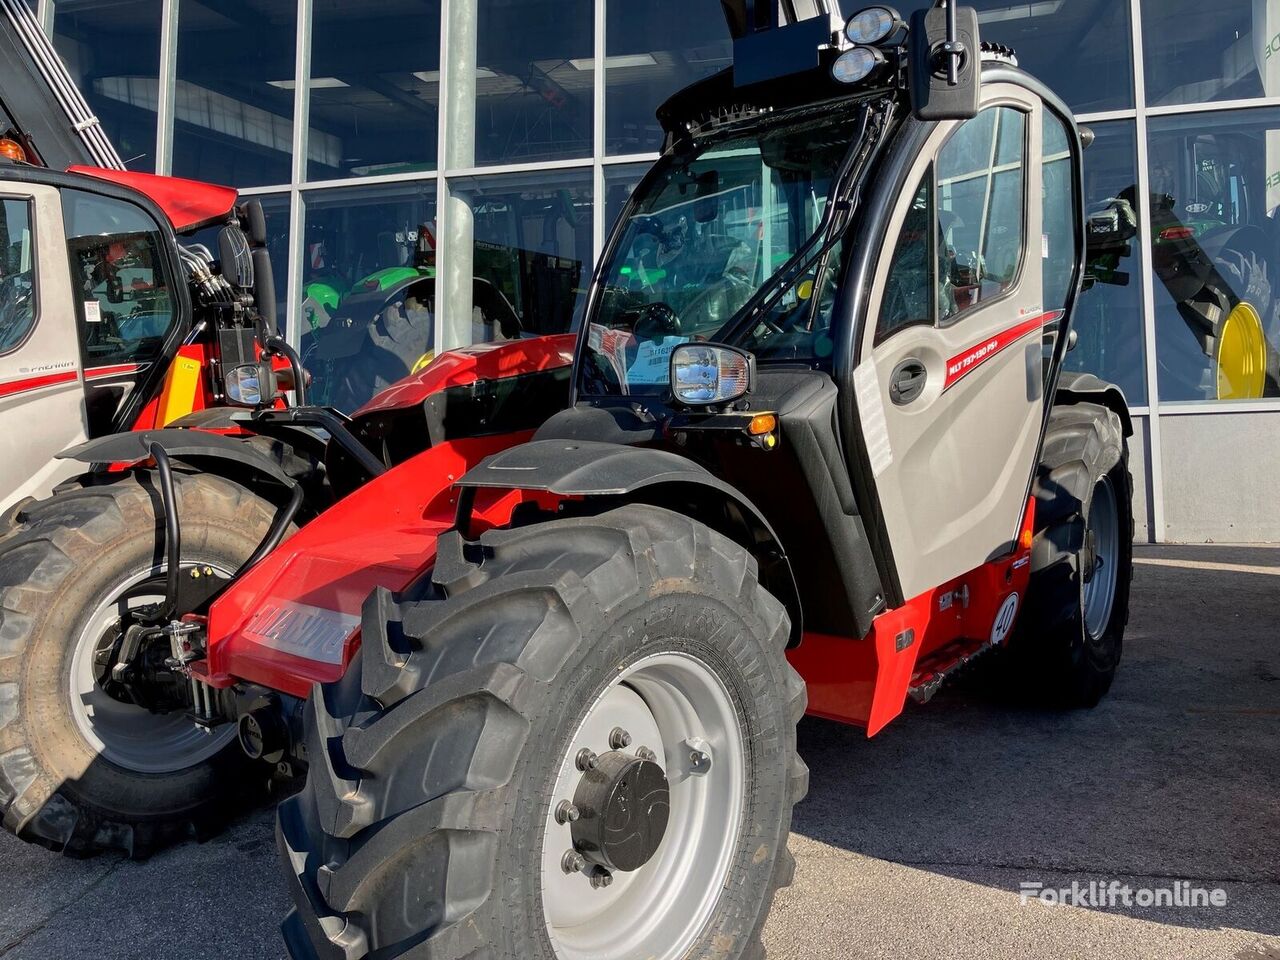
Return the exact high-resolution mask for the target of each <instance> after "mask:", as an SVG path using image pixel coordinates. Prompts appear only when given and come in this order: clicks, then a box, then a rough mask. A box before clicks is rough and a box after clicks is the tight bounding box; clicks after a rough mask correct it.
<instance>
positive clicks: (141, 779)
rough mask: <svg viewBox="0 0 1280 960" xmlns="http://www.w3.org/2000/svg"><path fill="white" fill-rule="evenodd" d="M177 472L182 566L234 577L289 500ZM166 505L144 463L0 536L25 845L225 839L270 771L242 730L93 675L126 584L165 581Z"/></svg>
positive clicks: (34, 507)
mask: <svg viewBox="0 0 1280 960" xmlns="http://www.w3.org/2000/svg"><path fill="white" fill-rule="evenodd" d="M174 482H175V491H176V494H177V500H178V512H179V516H180V518H181V522H182V535H183V540H182V543H183V561H184V562H185V563H200V564H207V565H210V566H213V567H214V568H216V569H218V570H219V571H220V572H222V573H223V574H224V575H229V574H231V573H233V572H234V571H235V570H236V569H237V567H238V566H239V565H240V564H241V563H242V562H243V561H244V560H245V559H247V558H248V557H249V555H250V554H251V553H252V552H253V550H254V548H255V547H256V546H257V545H258V543H259V541H260V540H261V539H262V537H263V536H265V534H266V531H267V529H268V527H269V526H270V523H271V520H272V518H273V515H274V509H273V508H272V507H271V505H270V504H269V503H267V502H266V501H264V500H262V499H260V498H258V497H257V496H255V495H254V494H252V493H251V492H249V491H248V490H246V489H244V488H243V487H240V486H239V485H237V484H235V483H232V482H231V481H229V480H224V479H222V478H220V477H216V476H212V475H204V474H202V475H197V476H191V475H187V474H175V476H174ZM159 501H160V497H159V491H158V488H157V486H156V485H155V481H154V479H153V478H152V477H151V475H148V474H134V475H130V476H126V477H123V478H122V479H120V480H118V481H117V482H115V483H111V484H106V485H101V486H89V487H83V488H79V489H73V490H70V491H67V492H64V493H61V494H58V495H55V496H54V497H52V498H50V499H48V500H44V501H41V502H38V503H33V504H27V505H25V506H24V507H23V508H22V509H21V510H20V511H18V512H17V514H16V516H15V521H16V525H15V526H14V527H13V528H12V529H11V530H9V531H8V532H6V534H5V535H4V537H3V539H0V812H2V813H3V822H4V827H5V829H7V830H9V831H10V832H12V833H14V834H16V835H17V836H18V837H20V838H22V839H24V840H27V841H30V842H33V843H37V844H41V845H43V846H46V847H49V848H51V849H53V850H57V851H60V852H63V853H67V854H72V855H76V856H83V855H87V854H91V853H95V852H97V851H101V850H122V851H124V852H125V853H127V854H129V855H130V856H133V857H145V856H147V855H149V854H150V853H152V852H154V851H155V850H156V849H158V848H160V847H163V846H166V845H168V844H170V843H172V842H175V841H178V840H181V839H185V838H187V837H197V838H204V837H206V836H209V835H211V834H212V833H213V832H215V831H216V830H217V829H218V828H219V827H220V826H221V825H222V823H223V822H224V821H225V819H226V818H227V817H228V816H230V815H231V814H232V813H234V812H235V811H236V809H237V804H236V803H235V801H236V800H237V799H238V798H240V797H242V796H244V795H245V794H247V793H248V792H250V789H251V787H252V786H255V785H263V784H265V783H266V781H267V777H266V776H265V775H263V776H261V777H259V778H258V781H257V783H256V784H255V783H254V782H253V781H251V780H250V778H249V776H248V775H249V773H250V770H249V767H248V761H247V758H245V757H244V755H243V753H242V752H241V750H240V749H239V747H238V746H237V745H236V743H235V736H234V725H227V726H225V727H222V728H218V730H217V731H215V732H214V733H212V734H206V733H202V732H201V731H199V730H198V729H196V727H195V725H194V724H193V723H191V722H190V721H189V720H187V719H186V717H185V716H182V715H179V714H177V713H170V714H167V715H166V714H162V715H153V714H150V713H148V712H147V711H146V710H144V709H143V708H141V707H135V706H132V705H126V704H123V703H120V702H119V701H118V700H114V699H112V698H110V697H108V696H107V695H106V694H105V693H104V692H103V691H102V688H101V687H100V686H97V685H96V684H95V683H94V679H93V676H94V670H95V667H94V665H93V663H92V661H93V654H94V650H95V649H96V646H97V643H98V642H99V640H100V638H101V636H102V635H103V634H104V633H105V632H106V630H109V629H110V624H111V623H113V622H114V621H116V620H118V618H119V613H118V603H119V602H120V600H119V598H120V596H121V594H122V592H124V591H125V590H126V589H127V588H128V587H129V586H130V585H132V584H147V585H148V593H150V589H149V585H150V584H151V583H152V582H153V581H158V580H162V578H163V571H164V569H165V565H164V562H163V553H164V533H163V524H162V522H161V521H160V520H158V519H157V513H158V510H157V504H158V503H159ZM158 592H159V594H161V595H162V594H163V587H160V588H159V591H158ZM86 676H87V678H88V679H87V682H86Z"/></svg>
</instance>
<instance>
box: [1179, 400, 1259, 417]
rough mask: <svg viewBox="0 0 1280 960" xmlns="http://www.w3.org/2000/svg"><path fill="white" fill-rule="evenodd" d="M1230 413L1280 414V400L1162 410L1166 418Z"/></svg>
mask: <svg viewBox="0 0 1280 960" xmlns="http://www.w3.org/2000/svg"><path fill="white" fill-rule="evenodd" d="M1229 413H1280V400H1231V401H1228V402H1225V403H1224V402H1223V401H1221V400H1202V401H1198V402H1197V401H1191V402H1186V403H1166V404H1164V405H1163V406H1162V407H1161V408H1160V415H1161V416H1164V417H1213V416H1218V415H1220V414H1229Z"/></svg>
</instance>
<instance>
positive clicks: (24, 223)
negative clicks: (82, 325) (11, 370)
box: [0, 200, 36, 354]
mask: <svg viewBox="0 0 1280 960" xmlns="http://www.w3.org/2000/svg"><path fill="white" fill-rule="evenodd" d="M0 207H2V208H3V210H2V212H0V354H4V353H9V352H11V351H13V350H16V349H17V348H18V347H20V346H21V345H22V342H23V341H24V340H26V339H27V334H29V333H30V332H31V329H32V328H33V327H34V326H35V323H36V290H35V250H34V238H33V237H32V233H31V204H30V203H29V202H28V201H26V200H4V201H3V202H2V203H0Z"/></svg>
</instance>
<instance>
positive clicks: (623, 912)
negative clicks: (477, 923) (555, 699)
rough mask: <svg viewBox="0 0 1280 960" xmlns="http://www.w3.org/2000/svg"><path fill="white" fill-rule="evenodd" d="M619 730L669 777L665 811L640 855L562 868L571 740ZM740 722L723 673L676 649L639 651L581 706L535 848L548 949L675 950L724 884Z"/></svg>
mask: <svg viewBox="0 0 1280 960" xmlns="http://www.w3.org/2000/svg"><path fill="white" fill-rule="evenodd" d="M615 730H625V731H626V733H627V734H629V737H630V744H629V746H627V747H626V748H624V749H623V750H621V751H618V752H623V753H626V754H629V755H634V754H636V752H637V751H643V750H644V749H648V750H650V751H652V753H653V754H654V757H653V761H654V762H655V763H657V764H658V765H659V766H661V767H662V769H663V771H664V772H665V774H666V778H667V782H668V783H669V786H670V815H669V819H668V823H667V827H666V831H665V834H664V835H663V838H662V841H661V843H660V844H659V846H658V848H657V850H656V852H655V853H654V854H653V856H652V858H651V859H650V860H649V861H648V862H647V863H645V864H644V865H643V866H642V867H640V868H639V869H637V870H635V871H632V872H629V873H623V872H618V873H615V874H613V875H612V882H611V883H610V884H609V885H608V886H602V885H593V884H592V882H591V879H590V872H589V870H588V871H583V872H572V873H570V872H566V869H565V865H564V864H565V857H566V854H572V853H573V852H574V850H573V848H574V844H573V837H572V826H571V825H570V824H567V823H563V822H561V818H559V817H558V816H557V810H558V808H559V807H560V805H561V804H562V803H563V802H564V801H566V800H569V801H572V800H573V798H574V796H575V793H576V791H577V788H578V785H579V783H580V782H581V780H582V777H583V773H582V770H581V769H580V768H579V755H580V753H581V751H583V750H589V751H591V752H592V753H595V754H600V755H604V754H606V753H609V752H610V751H611V749H613V747H612V744H611V737H612V736H613V734H614V731H615ZM746 777H747V759H746V746H745V737H744V734H743V730H742V722H741V719H740V718H739V715H738V711H737V710H736V708H735V707H734V704H733V700H732V698H731V697H730V696H729V692H728V690H727V689H726V688H725V685H724V683H723V682H722V681H721V680H720V679H719V677H718V676H717V675H716V673H715V671H713V670H712V669H711V668H710V667H709V666H708V665H707V664H705V663H703V662H702V661H701V660H699V659H697V658H695V657H692V656H690V655H688V654H685V653H664V654H658V655H655V656H650V657H646V658H645V659H643V660H640V661H638V662H636V663H634V664H632V665H631V666H629V667H627V668H626V669H624V670H621V671H619V674H618V676H617V678H616V679H615V680H613V682H612V683H611V684H610V685H609V687H608V688H607V689H606V690H605V691H604V693H603V694H601V696H600V697H599V698H598V699H597V700H596V702H595V703H594V704H593V705H592V706H591V708H590V709H589V710H588V711H587V715H586V717H585V719H584V720H583V722H582V724H581V726H580V727H579V728H578V730H577V732H576V733H575V734H574V735H573V737H572V739H571V740H570V741H569V747H568V749H567V751H566V752H565V754H564V757H563V759H562V761H561V764H560V770H559V772H558V774H557V776H556V781H555V787H554V789H553V791H552V794H551V796H550V797H549V798H548V800H549V809H548V811H547V819H546V832H545V835H544V840H543V850H542V890H541V893H542V901H543V911H544V913H545V916H546V922H547V930H548V932H549V933H550V936H551V943H552V946H553V948H554V950H555V955H556V957H557V958H558V960H588V958H590V960H622V958H633V957H644V958H645V960H677V958H683V957H684V956H685V955H686V953H687V952H688V951H689V949H690V947H692V946H693V944H694V943H695V941H696V940H697V938H698V936H699V934H701V933H702V931H703V929H704V928H705V927H706V925H707V922H708V921H709V920H710V919H711V917H712V915H713V913H714V912H715V908H716V904H717V903H718V902H719V900H720V898H721V896H722V895H723V893H724V890H725V887H726V883H727V880H728V876H729V871H730V870H731V868H732V866H733V861H734V857H735V853H736V848H737V845H738V836H739V832H740V830H741V824H742V819H743V811H744V805H745V797H746Z"/></svg>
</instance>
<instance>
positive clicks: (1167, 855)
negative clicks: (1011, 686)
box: [0, 546, 1280, 960]
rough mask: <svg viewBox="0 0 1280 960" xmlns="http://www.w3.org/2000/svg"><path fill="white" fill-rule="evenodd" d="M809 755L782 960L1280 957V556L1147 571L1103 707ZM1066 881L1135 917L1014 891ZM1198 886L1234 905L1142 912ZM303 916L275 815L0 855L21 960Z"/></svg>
mask: <svg viewBox="0 0 1280 960" xmlns="http://www.w3.org/2000/svg"><path fill="white" fill-rule="evenodd" d="M800 747H801V752H802V754H803V755H804V757H805V759H806V760H807V761H808V762H809V765H810V767H811V768H812V771H813V780H812V789H811V792H810V796H809V799H808V800H807V801H806V802H805V803H804V804H803V805H802V806H801V807H800V808H798V809H797V813H796V821H795V833H794V836H793V838H792V849H793V850H794V851H795V853H796V855H797V858H798V862H799V864H798V871H797V874H796V882H795V885H794V886H793V887H792V888H791V889H789V890H787V891H785V892H783V893H782V894H780V895H779V897H778V901H777V904H776V906H775V908H774V911H773V915H772V917H771V919H770V921H769V925H768V928H767V931H766V942H767V945H768V947H769V955H770V957H771V958H774V960H780V958H787V960H791V958H797V960H798V958H824V960H826V958H846V957H848V958H854V957H858V958H861V957H868V958H871V957H874V958H899V957H901V958H912V960H927V958H933V957H938V958H948V960H956V958H970V957H972V958H1006V957H1007V958H1018V960H1022V958H1027V957H1036V958H1058V957H1062V958H1086V957H1087V958H1091V960H1094V958H1113V957H1114V958H1144V960H1145V958H1161V960H1164V958H1179V960H1182V958H1187V960H1191V958H1206V960H1208V958H1213V960H1263V958H1267V960H1280V549H1275V548H1267V547H1203V546H1202V547H1160V548H1144V549H1141V550H1140V556H1139V563H1138V566H1137V577H1136V583H1135V587H1134V597H1133V604H1132V619H1131V622H1130V628H1129V633H1128V636H1127V638H1126V648H1125V660H1124V663H1123V664H1122V667H1121V671H1120V674H1119V676H1118V678H1117V681H1116V684H1115V687H1114V688H1113V690H1112V692H1111V694H1110V696H1109V697H1108V699H1107V700H1106V701H1105V702H1104V703H1103V704H1102V705H1101V706H1099V707H1098V708H1097V709H1096V710H1093V711H1089V712H1080V713H1070V714H1062V713H1056V712H1046V711H1038V710H1031V709H1025V708H1014V707H1011V706H1008V705H1007V704H1005V703H1003V702H1000V701H998V700H996V699H993V698H992V697H991V696H989V695H988V694H986V693H985V692H984V691H983V690H982V685H981V684H980V683H978V682H970V683H968V684H962V685H960V686H959V687H957V688H956V689H952V690H944V691H943V692H942V693H940V694H939V695H938V696H937V697H936V698H935V699H934V700H933V701H932V702H931V703H929V704H928V705H926V706H923V707H921V706H909V707H908V709H907V712H906V714H905V715H904V716H903V717H901V718H900V719H899V720H898V721H896V722H895V723H894V724H893V725H891V726H890V727H889V729H888V730H886V731H885V732H884V733H882V734H881V735H880V736H878V737H876V738H875V739H874V740H870V741H868V740H866V739H865V738H864V737H863V736H862V735H861V734H860V733H859V732H858V731H856V730H852V729H847V728H843V727H840V726H838V725H836V724H832V723H827V722H823V721H812V720H809V721H805V723H804V725H803V726H802V728H801V735H800ZM1073 881H1074V882H1075V883H1076V884H1077V885H1078V887H1079V888H1080V889H1081V890H1088V889H1089V888H1090V884H1094V883H1101V884H1110V883H1112V882H1113V881H1114V882H1115V884H1116V885H1117V886H1124V885H1127V886H1129V887H1130V889H1131V896H1132V898H1133V899H1132V902H1131V904H1130V905H1125V904H1124V903H1123V902H1122V901H1121V902H1118V903H1117V904H1116V905H1114V906H1106V905H1097V904H1096V903H1095V904H1089V905H1083V906H1082V905H1074V906H1073V905H1065V906H1064V905H1046V904H1045V903H1042V902H1039V901H1037V900H1035V899H1032V900H1030V902H1027V903H1023V902H1022V900H1023V898H1022V897H1021V896H1020V894H1019V890H1020V885H1022V884H1024V883H1040V884H1043V886H1044V887H1045V888H1050V889H1052V890H1057V889H1058V888H1064V887H1066V888H1069V887H1071V885H1072V882H1073ZM1184 883H1185V884H1189V885H1190V886H1191V887H1196V888H1201V889H1203V890H1205V891H1209V890H1214V889H1220V890H1221V891H1223V893H1222V894H1221V896H1225V898H1226V903H1225V905H1223V906H1199V907H1170V906H1139V905H1138V903H1139V901H1140V898H1141V896H1142V892H1141V891H1142V890H1144V889H1147V890H1154V889H1158V888H1162V889H1163V890H1164V891H1170V890H1172V889H1173V888H1174V887H1175V886H1177V887H1178V888H1179V889H1180V890H1182V889H1185V887H1183V886H1182V884H1184ZM1152 895H1155V894H1152ZM1168 895H1169V894H1168V893H1167V892H1165V893H1164V894H1163V896H1165V897H1167V896H1168ZM287 899H288V897H287V894H286V892H285V889H284V885H283V883H282V881H281V879H280V876H279V874H278V868H277V865H276V854H275V847H274V840H273V835H272V823H271V817H270V815H269V813H267V812H263V813H260V814H258V815H255V816H253V817H251V818H249V819H246V820H243V821H240V822H238V823H237V824H235V825H234V827H233V828H232V829H231V830H229V831H228V832H227V833H226V834H224V835H223V836H221V837H219V838H218V839H216V840H213V841H211V842H209V843H206V844H203V845H194V844H189V845H186V846H183V847H180V848H177V849H174V850H170V851H168V852H166V853H163V854H161V855H159V856H156V857H154V858H152V859H151V860H150V861H148V862H146V863H132V862H128V861H124V860H121V859H118V858H115V857H99V858H96V859H92V860H88V861H72V860H66V859H63V858H60V857H57V856H55V855H53V854H52V853H49V852H48V851H45V850H42V849H36V848H32V847H27V846H25V845H23V844H21V843H18V842H17V841H16V840H14V839H12V838H11V837H9V836H8V835H4V836H0V957H3V958H4V960H37V958H38V960H49V958H59V960H76V958H86V960H87V958H94V960H108V958H148V960H201V958H244V960H249V958H271V960H278V958H280V957H281V956H282V955H283V951H282V949H281V946H280V941H279V939H278V936H277V924H278V922H279V919H280V917H281V916H282V915H283V914H284V912H285V910H286V909H287Z"/></svg>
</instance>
